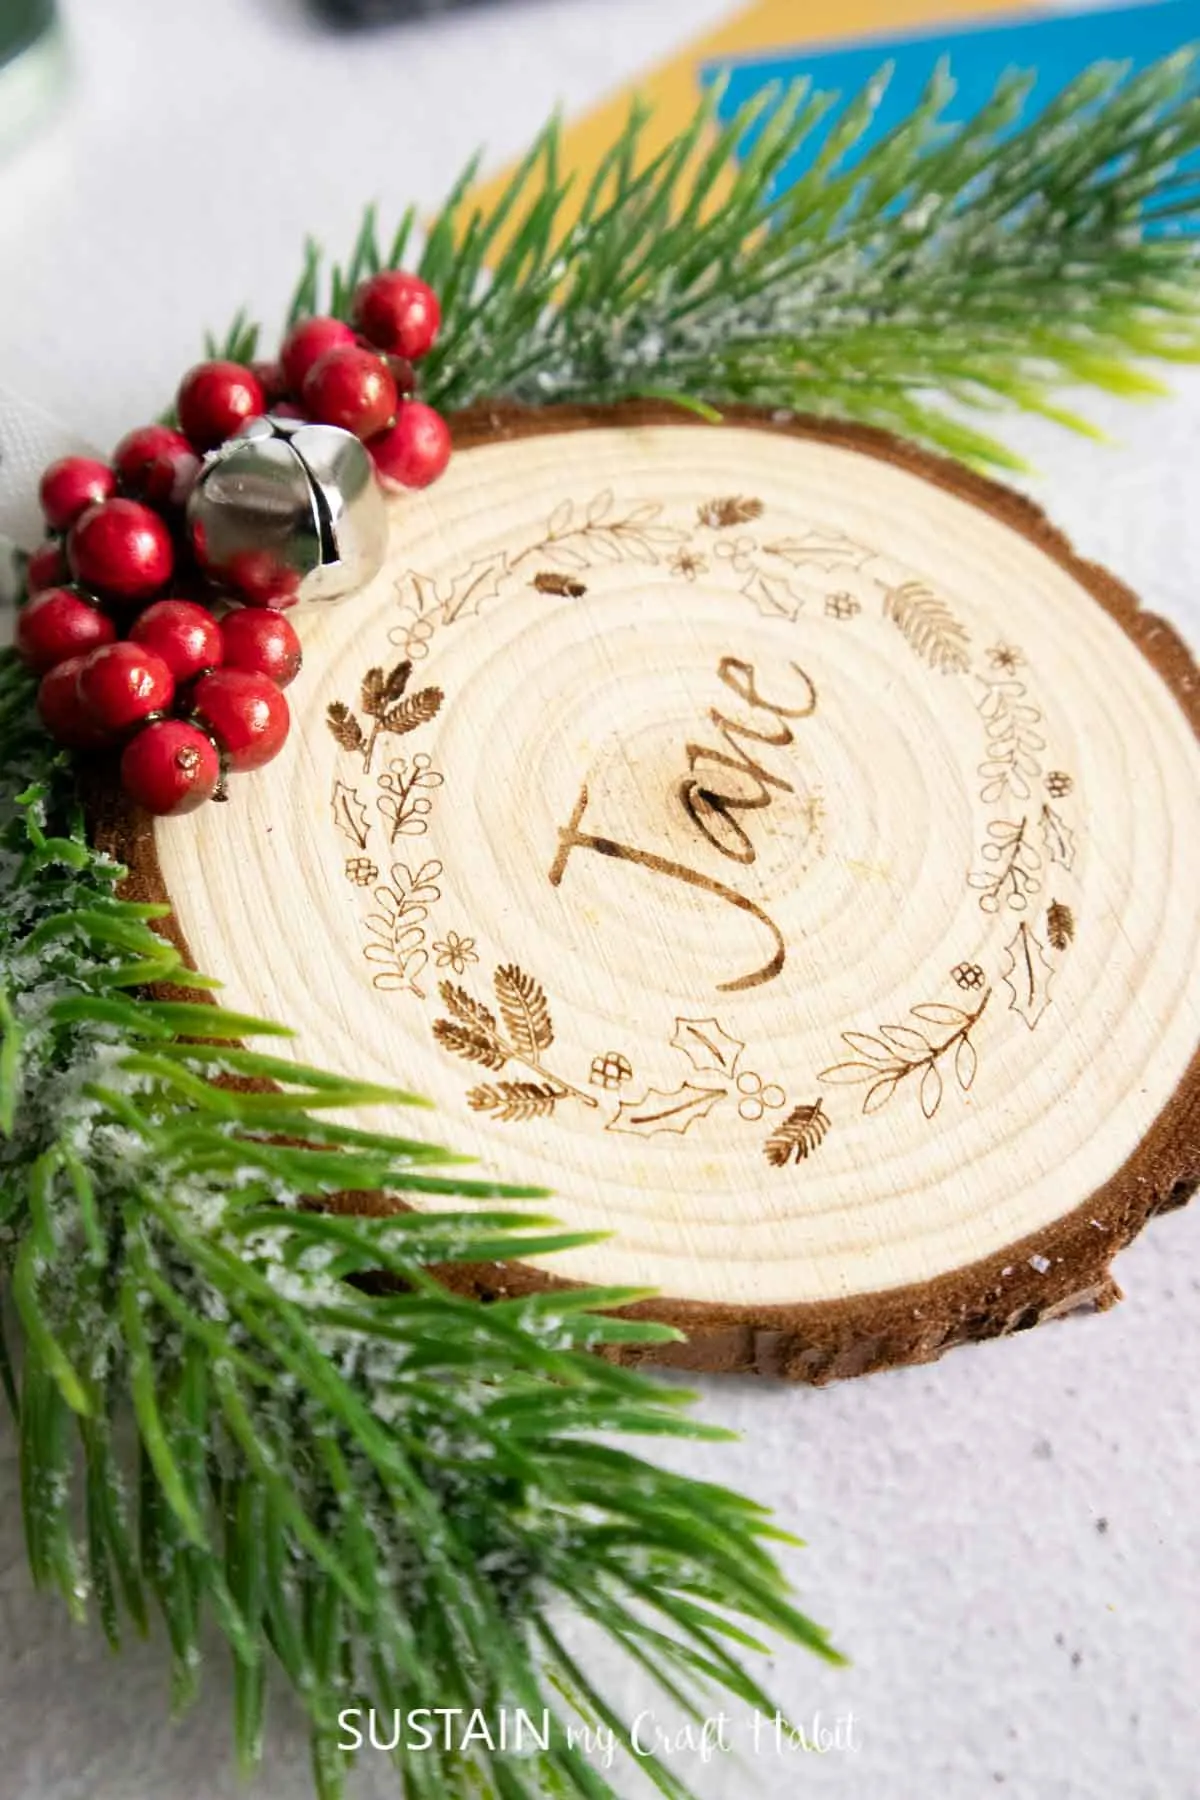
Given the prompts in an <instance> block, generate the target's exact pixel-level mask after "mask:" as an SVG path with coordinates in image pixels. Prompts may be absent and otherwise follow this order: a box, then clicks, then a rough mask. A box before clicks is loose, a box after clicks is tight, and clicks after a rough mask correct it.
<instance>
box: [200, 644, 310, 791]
mask: <svg viewBox="0 0 1200 1800" xmlns="http://www.w3.org/2000/svg"><path fill="white" fill-rule="evenodd" d="M192 710H193V712H194V713H195V715H196V718H197V720H198V721H199V723H200V724H201V725H203V726H204V727H205V729H206V730H208V731H211V732H212V735H213V737H214V738H215V739H216V740H217V743H218V744H219V745H220V747H221V750H222V751H223V752H224V755H225V758H226V761H227V763H228V765H229V768H230V769H231V770H232V771H233V773H234V774H236V775H241V774H244V773H245V772H246V771H247V770H249V769H261V768H262V766H263V764H264V763H269V762H270V761H271V759H272V757H275V756H278V754H279V752H280V751H281V750H282V749H283V746H284V744H285V743H286V741H287V735H288V729H289V727H290V725H291V715H290V713H289V712H288V703H287V701H286V700H285V699H284V697H283V695H282V694H281V693H280V691H279V689H278V688H277V687H276V686H275V683H274V682H273V681H271V680H270V679H269V677H267V676H266V675H254V674H251V673H250V671H249V670H248V669H218V670H217V671H216V672H215V673H214V674H212V675H202V676H201V677H200V679H199V681H198V682H197V683H196V686H195V689H194V691H193V693H192Z"/></svg>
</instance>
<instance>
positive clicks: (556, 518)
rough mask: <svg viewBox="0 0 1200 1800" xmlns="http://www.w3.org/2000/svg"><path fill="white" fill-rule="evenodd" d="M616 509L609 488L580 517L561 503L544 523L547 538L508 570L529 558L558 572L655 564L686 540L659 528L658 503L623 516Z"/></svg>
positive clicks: (522, 553) (570, 502)
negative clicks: (601, 565) (600, 565)
mask: <svg viewBox="0 0 1200 1800" xmlns="http://www.w3.org/2000/svg"><path fill="white" fill-rule="evenodd" d="M614 505H615V498H614V495H613V492H612V489H611V488H605V490H604V492H603V493H600V494H597V495H596V496H595V498H594V499H593V500H591V501H590V502H589V503H588V505H587V506H586V507H585V508H584V509H583V510H582V512H581V511H579V510H577V508H576V506H575V503H574V501H573V500H564V501H563V502H562V503H561V505H559V506H556V507H555V509H554V511H553V512H552V513H551V515H550V517H549V519H548V520H547V522H546V531H545V535H544V536H543V537H540V538H539V539H538V540H537V542H536V543H534V544H529V545H527V546H526V548H525V549H524V550H522V551H520V552H519V553H518V554H517V555H516V556H514V557H513V559H512V562H511V564H510V565H509V566H510V568H513V569H515V568H517V567H518V566H519V565H520V564H521V563H523V562H526V561H528V560H529V559H530V558H534V559H536V560H537V561H539V562H542V563H546V564H548V565H549V566H550V567H551V568H554V567H556V566H557V567H558V568H560V569H589V568H592V567H593V566H594V565H595V564H596V563H600V562H608V563H619V562H641V563H659V562H661V561H662V560H663V559H664V557H666V556H667V555H668V554H669V553H670V552H671V551H672V550H674V549H675V548H676V547H677V546H678V545H679V544H681V543H683V541H684V539H685V538H686V537H687V533H686V532H685V531H680V530H679V529H678V528H677V527H676V526H674V525H664V524H661V523H660V519H661V515H662V511H663V508H662V505H661V503H659V502H656V501H652V500H647V501H643V502H641V503H640V504H639V505H637V506H634V507H632V508H631V509H630V510H629V511H628V512H626V513H621V514H614V511H613V508H614Z"/></svg>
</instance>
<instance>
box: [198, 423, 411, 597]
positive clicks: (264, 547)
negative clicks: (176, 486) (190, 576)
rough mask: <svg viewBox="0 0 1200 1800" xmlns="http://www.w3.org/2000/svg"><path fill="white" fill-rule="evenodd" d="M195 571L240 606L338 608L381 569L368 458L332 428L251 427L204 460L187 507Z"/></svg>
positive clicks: (376, 500) (379, 516)
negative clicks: (293, 603) (262, 602)
mask: <svg viewBox="0 0 1200 1800" xmlns="http://www.w3.org/2000/svg"><path fill="white" fill-rule="evenodd" d="M187 519H188V531H189V535H190V537H191V542H192V548H193V549H194V551H195V553H196V558H197V561H198V562H199V564H200V566H201V568H202V569H203V570H204V571H205V573H206V574H207V575H208V576H209V577H210V578H211V579H212V580H214V581H218V582H220V583H221V584H222V585H224V586H228V587H230V588H232V589H233V590H234V592H235V593H242V594H244V595H246V596H247V597H254V598H259V599H261V598H263V597H265V596H266V595H268V594H270V595H277V596H281V597H282V596H287V597H289V598H290V599H291V600H301V601H307V600H319V601H321V600H337V599H339V598H340V597H341V596H343V595H345V594H349V593H352V592H353V591H354V590H355V589H356V588H360V587H362V586H364V584H365V583H366V582H368V581H370V579H371V577H372V576H373V575H376V574H378V572H379V570H380V568H381V567H382V565H383V557H384V551H385V549H386V546H387V508H386V505H385V503H384V498H383V495H382V493H381V492H380V488H379V483H378V481H377V480H376V479H375V469H374V465H373V464H372V462H371V458H370V456H369V455H368V454H367V452H366V450H364V448H363V446H362V444H361V443H360V442H359V440H358V439H357V438H356V437H354V436H353V435H352V434H351V433H350V432H348V431H342V430H341V429H340V428H339V427H338V426H336V425H309V424H307V423H306V422H305V421H304V420H302V419H275V418H271V417H269V416H268V417H266V418H262V419H252V420H251V421H250V423H249V424H248V425H246V426H244V427H243V428H242V430H241V431H239V432H238V434H237V436H236V437H233V438H230V439H229V441H228V443H225V444H222V445H221V446H220V448H219V449H217V450H214V451H213V452H212V454H211V455H210V456H207V457H206V458H205V460H204V464H203V466H202V468H201V470H200V473H199V475H198V476H197V478H196V483H195V486H194V487H193V489H192V491H191V494H190V495H189V497H188V503H187Z"/></svg>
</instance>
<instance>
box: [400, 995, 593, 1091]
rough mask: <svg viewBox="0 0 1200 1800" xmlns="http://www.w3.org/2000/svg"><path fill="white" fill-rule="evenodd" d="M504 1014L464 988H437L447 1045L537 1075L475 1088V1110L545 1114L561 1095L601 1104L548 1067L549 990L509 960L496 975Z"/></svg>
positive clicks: (440, 1033) (440, 1028)
mask: <svg viewBox="0 0 1200 1800" xmlns="http://www.w3.org/2000/svg"><path fill="white" fill-rule="evenodd" d="M492 982H493V986H494V988H495V991H496V1002H497V1006H498V1009H499V1013H500V1017H499V1019H498V1018H497V1017H496V1014H495V1012H493V1011H492V1009H491V1008H490V1007H489V1006H485V1005H484V1003H483V1002H482V1001H481V1000H477V999H476V998H475V997H474V995H472V994H469V993H468V992H467V990H466V989H465V988H461V987H458V986H457V985H456V984H455V983H454V982H452V981H443V982H442V983H441V985H440V986H439V988H438V992H439V993H440V994H441V997H442V1004H443V1006H444V1007H445V1008H446V1011H447V1012H448V1013H449V1014H450V1015H451V1016H450V1017H449V1018H446V1019H435V1020H434V1024H433V1035H434V1037H435V1038H436V1039H437V1041H438V1043H439V1044H440V1045H441V1046H442V1048H443V1049H444V1050H449V1051H450V1052H451V1053H452V1054H453V1055H455V1056H461V1057H463V1058H464V1059H465V1060H466V1061H467V1062H474V1063H478V1064H480V1066H481V1067H483V1068H485V1069H490V1070H492V1071H494V1072H495V1073H499V1072H500V1071H501V1070H502V1069H504V1068H505V1067H506V1066H507V1065H508V1063H509V1062H510V1061H511V1062H518V1063H522V1064H524V1066H525V1067H526V1068H527V1069H528V1070H529V1071H530V1072H531V1074H534V1075H536V1076H538V1077H539V1080H538V1081H537V1082H529V1081H500V1082H488V1083H484V1084H483V1085H481V1086H479V1087H474V1088H472V1089H471V1090H470V1092H469V1093H468V1095H467V1104H468V1105H469V1106H470V1107H471V1108H472V1109H473V1110H474V1111H475V1112H487V1113H491V1114H492V1115H493V1116H494V1117H495V1118H498V1119H501V1120H503V1121H506V1122H517V1121H520V1120H524V1119H534V1118H543V1117H545V1116H547V1115H548V1114H550V1113H552V1112H553V1111H554V1109H555V1107H556V1106H557V1105H558V1102H559V1101H560V1100H566V1099H568V1098H571V1099H575V1100H581V1101H582V1102H583V1104H584V1105H585V1106H591V1107H596V1106H598V1105H599V1104H600V1103H599V1101H598V1100H597V1099H596V1098H595V1096H594V1095H592V1094H586V1093H584V1092H583V1091H582V1089H580V1088H577V1087H572V1085H571V1084H570V1082H567V1081H564V1080H563V1079H562V1077H561V1076H560V1075H556V1074H555V1073H554V1072H553V1071H552V1070H550V1069H547V1068H546V1066H545V1063H544V1062H543V1060H542V1059H543V1057H544V1056H545V1053H546V1051H547V1050H549V1049H550V1047H551V1046H552V1044H553V1043H554V1025H553V1022H552V1020H551V1018H550V1008H549V1004H548V1002H547V999H546V991H545V989H544V988H543V987H542V985H541V983H540V982H539V981H537V980H535V978H534V977H533V976H532V975H529V974H527V973H526V972H525V971H524V970H523V969H520V968H518V967H517V965H516V963H505V964H503V965H502V966H501V967H500V968H498V969H497V970H496V972H495V975H494V976H493V978H492Z"/></svg>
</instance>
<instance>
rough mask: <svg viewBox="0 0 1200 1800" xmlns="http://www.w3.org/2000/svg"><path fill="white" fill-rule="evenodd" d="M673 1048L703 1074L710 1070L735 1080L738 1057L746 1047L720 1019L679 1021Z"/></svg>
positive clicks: (676, 1024)
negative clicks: (722, 1024) (718, 1021)
mask: <svg viewBox="0 0 1200 1800" xmlns="http://www.w3.org/2000/svg"><path fill="white" fill-rule="evenodd" d="M671 1048H672V1050H682V1051H683V1054H684V1055H685V1056H686V1057H687V1059H688V1061H689V1062H690V1063H691V1065H692V1067H693V1068H694V1069H699V1070H700V1072H701V1073H702V1074H703V1073H705V1072H706V1071H709V1072H711V1073H712V1074H714V1075H726V1076H728V1077H729V1079H730V1080H731V1081H732V1079H733V1077H734V1076H735V1075H736V1074H737V1066H738V1057H739V1056H740V1055H741V1054H742V1051H743V1050H744V1049H745V1048H746V1046H745V1044H744V1043H742V1041H741V1039H740V1038H735V1037H733V1036H732V1035H731V1034H730V1033H729V1032H728V1031H726V1030H725V1029H724V1027H723V1026H721V1025H719V1024H718V1023H717V1021H716V1019H676V1021H675V1036H674V1037H673V1038H672V1039H671Z"/></svg>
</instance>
